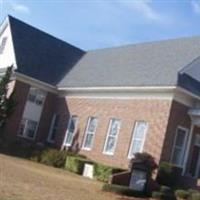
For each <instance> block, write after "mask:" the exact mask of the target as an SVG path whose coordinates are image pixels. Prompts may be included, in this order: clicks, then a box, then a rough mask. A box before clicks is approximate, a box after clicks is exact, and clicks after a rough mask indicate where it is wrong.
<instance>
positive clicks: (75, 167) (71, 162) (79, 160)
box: [65, 156, 93, 175]
mask: <svg viewBox="0 0 200 200" xmlns="http://www.w3.org/2000/svg"><path fill="white" fill-rule="evenodd" d="M85 163H90V164H92V163H93V162H92V161H90V160H87V159H85V158H83V157H80V156H67V159H66V163H65V169H67V170H69V171H70V172H74V173H76V174H80V175H81V174H82V173H83V169H84V164H85Z"/></svg>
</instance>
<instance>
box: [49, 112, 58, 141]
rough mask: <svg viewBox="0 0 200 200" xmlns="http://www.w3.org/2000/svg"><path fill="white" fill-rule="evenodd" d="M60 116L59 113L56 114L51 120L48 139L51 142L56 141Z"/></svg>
mask: <svg viewBox="0 0 200 200" xmlns="http://www.w3.org/2000/svg"><path fill="white" fill-rule="evenodd" d="M59 118H60V117H59V115H58V114H54V115H53V118H52V120H51V127H50V130H49V135H48V138H47V141H48V142H50V143H54V141H55V137H56V133H57V130H58V122H59Z"/></svg>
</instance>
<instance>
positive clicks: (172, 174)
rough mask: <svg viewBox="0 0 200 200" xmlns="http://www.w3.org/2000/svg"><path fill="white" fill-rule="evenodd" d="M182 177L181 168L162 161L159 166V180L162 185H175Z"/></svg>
mask: <svg viewBox="0 0 200 200" xmlns="http://www.w3.org/2000/svg"><path fill="white" fill-rule="evenodd" d="M179 177H180V173H179V169H178V168H177V167H175V166H173V165H171V164H169V163H167V162H162V163H160V165H159V168H158V175H157V182H158V183H159V184H160V185H166V186H169V187H174V186H176V185H177V184H178V180H179Z"/></svg>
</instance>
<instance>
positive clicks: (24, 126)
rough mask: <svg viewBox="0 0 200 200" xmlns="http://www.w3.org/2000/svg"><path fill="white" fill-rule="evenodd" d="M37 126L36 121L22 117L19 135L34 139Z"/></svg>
mask: <svg viewBox="0 0 200 200" xmlns="http://www.w3.org/2000/svg"><path fill="white" fill-rule="evenodd" d="M37 127H38V122H36V121H33V120H30V119H25V118H23V119H22V121H21V124H20V127H19V133H18V134H19V136H22V137H25V138H29V139H34V138H35V135H36V131H37Z"/></svg>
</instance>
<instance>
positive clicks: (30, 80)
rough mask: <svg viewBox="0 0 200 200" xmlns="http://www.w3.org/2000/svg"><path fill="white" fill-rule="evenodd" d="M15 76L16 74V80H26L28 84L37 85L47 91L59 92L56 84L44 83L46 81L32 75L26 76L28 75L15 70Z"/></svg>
mask: <svg viewBox="0 0 200 200" xmlns="http://www.w3.org/2000/svg"><path fill="white" fill-rule="evenodd" d="M14 76H15V78H16V80H18V81H21V82H24V83H26V84H29V85H31V86H33V87H37V88H39V89H42V90H44V91H47V92H52V93H54V94H57V93H58V91H57V88H56V87H55V86H52V85H50V84H48V83H44V82H42V81H39V80H37V79H35V78H32V77H30V76H26V75H24V74H21V73H19V72H15V73H14Z"/></svg>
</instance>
